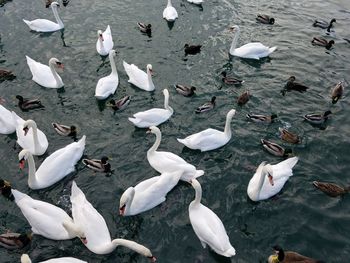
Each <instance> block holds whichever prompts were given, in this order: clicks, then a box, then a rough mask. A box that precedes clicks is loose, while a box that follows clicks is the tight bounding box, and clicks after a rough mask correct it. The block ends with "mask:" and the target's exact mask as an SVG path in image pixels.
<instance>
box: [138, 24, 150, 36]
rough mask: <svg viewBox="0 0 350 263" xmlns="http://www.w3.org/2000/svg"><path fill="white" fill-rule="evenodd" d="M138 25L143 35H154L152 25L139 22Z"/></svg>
mask: <svg viewBox="0 0 350 263" xmlns="http://www.w3.org/2000/svg"><path fill="white" fill-rule="evenodd" d="M137 25H138V27H139V29H140V31H141V32H142V33H145V34H147V35H151V34H152V25H151V24H144V23H140V22H138V23H137Z"/></svg>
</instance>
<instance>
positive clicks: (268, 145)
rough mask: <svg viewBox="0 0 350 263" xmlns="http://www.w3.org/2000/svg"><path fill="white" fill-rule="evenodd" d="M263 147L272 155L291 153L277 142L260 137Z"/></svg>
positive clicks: (287, 154) (280, 155)
mask: <svg viewBox="0 0 350 263" xmlns="http://www.w3.org/2000/svg"><path fill="white" fill-rule="evenodd" d="M260 141H261V143H262V145H263V147H264V148H265V149H266V150H267V151H268V152H269V153H271V154H272V155H275V156H279V157H289V156H290V155H291V154H292V150H291V149H284V148H283V147H282V146H280V145H278V144H277V143H274V142H271V141H268V140H265V139H261V140H260Z"/></svg>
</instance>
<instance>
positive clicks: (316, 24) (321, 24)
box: [312, 18, 337, 32]
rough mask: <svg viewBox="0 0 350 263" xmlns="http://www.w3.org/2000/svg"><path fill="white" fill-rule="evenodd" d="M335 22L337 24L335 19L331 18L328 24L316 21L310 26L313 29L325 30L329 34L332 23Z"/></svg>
mask: <svg viewBox="0 0 350 263" xmlns="http://www.w3.org/2000/svg"><path fill="white" fill-rule="evenodd" d="M335 22H337V20H336V19H335V18H332V20H331V21H330V22H329V23H328V22H326V21H324V20H320V19H316V20H315V21H314V23H313V24H312V25H313V26H314V27H320V28H322V29H327V31H328V32H329V30H330V29H331V28H332V27H333V23H335Z"/></svg>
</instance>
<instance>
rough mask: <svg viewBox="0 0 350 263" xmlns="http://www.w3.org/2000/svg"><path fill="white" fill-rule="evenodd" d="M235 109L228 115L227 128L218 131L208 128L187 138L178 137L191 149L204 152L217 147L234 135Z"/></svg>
mask: <svg viewBox="0 0 350 263" xmlns="http://www.w3.org/2000/svg"><path fill="white" fill-rule="evenodd" d="M235 113H236V111H235V110H234V109H232V110H230V111H229V112H228V113H227V116H226V124H225V130H224V131H223V132H222V131H218V130H215V129H211V128H209V129H206V130H204V131H201V132H198V133H195V134H192V135H190V136H187V137H186V138H185V139H177V140H178V141H179V142H180V143H182V144H184V145H185V146H187V147H188V148H190V149H193V150H196V149H199V150H201V151H202V152H205V151H210V150H214V149H217V148H219V147H221V146H224V145H225V144H226V143H228V142H229V140H230V139H231V136H232V132H231V126H230V125H231V120H232V117H233V116H234V115H235Z"/></svg>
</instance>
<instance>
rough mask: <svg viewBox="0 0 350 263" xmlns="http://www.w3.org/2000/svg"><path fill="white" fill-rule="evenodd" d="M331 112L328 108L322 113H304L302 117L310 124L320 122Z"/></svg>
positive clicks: (326, 118)
mask: <svg viewBox="0 0 350 263" xmlns="http://www.w3.org/2000/svg"><path fill="white" fill-rule="evenodd" d="M330 114H332V112H331V111H330V110H327V111H325V112H324V113H322V114H320V113H312V114H306V115H304V116H303V117H304V119H305V120H306V121H308V122H310V123H312V124H322V123H324V122H325V121H326V120H328V118H329V115H330Z"/></svg>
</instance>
